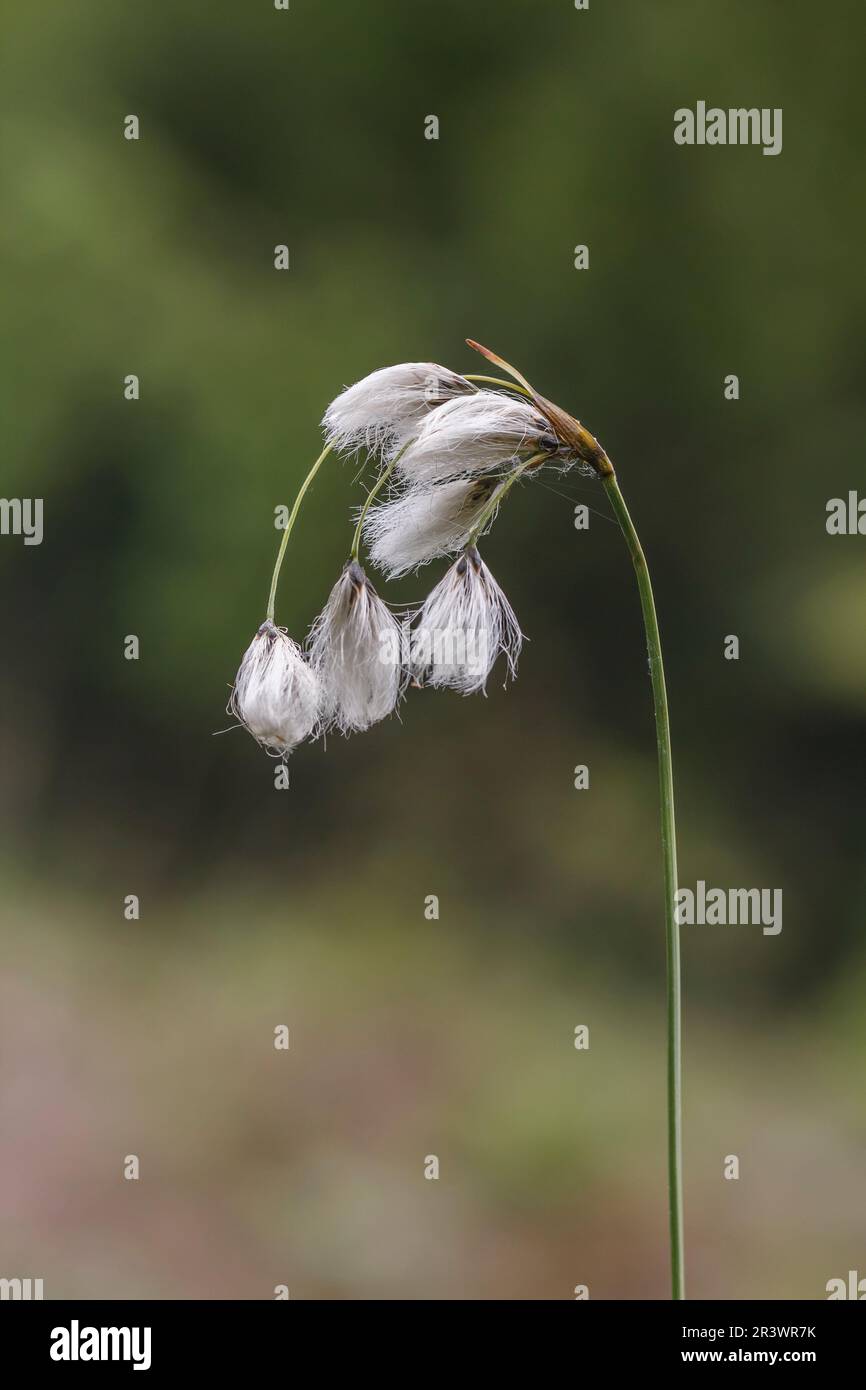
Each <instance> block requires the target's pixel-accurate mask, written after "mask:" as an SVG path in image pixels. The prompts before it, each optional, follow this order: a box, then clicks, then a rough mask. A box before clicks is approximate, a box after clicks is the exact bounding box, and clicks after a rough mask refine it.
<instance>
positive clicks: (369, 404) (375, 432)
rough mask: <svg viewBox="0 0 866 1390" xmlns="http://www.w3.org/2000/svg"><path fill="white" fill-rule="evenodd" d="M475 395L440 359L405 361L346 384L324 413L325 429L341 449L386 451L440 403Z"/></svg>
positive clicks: (330, 441) (466, 383)
mask: <svg viewBox="0 0 866 1390" xmlns="http://www.w3.org/2000/svg"><path fill="white" fill-rule="evenodd" d="M474 394H475V388H474V387H473V386H472V384H471V382H468V381H467V380H466V378H465V377H462V376H459V375H458V374H457V372H452V371H449V369H448V368H447V367H440V366H439V365H438V364H437V363H436V362H402V363H400V365H399V366H396V367H382V368H380V370H379V371H377V372H371V373H370V375H369V376H365V377H364V378H363V379H362V380H361V381H356V382H355V384H354V386H347V387H346V390H345V391H343V392H342V393H341V394H340V395H339V396H337V398H336V400H334V401H332V402H331V404H330V405H329V406H328V409H327V410H326V411H325V414H324V417H323V419H322V428H323V429H324V431H325V439H326V441H327V443H329V444H330V445H331V446H332V447H333V448H334V449H336V450H337V451H338V452H351V451H354V450H356V449H368V450H369V451H371V452H376V453H381V454H386V453H389V452H393V450H395V449H396V448H399V447H400V446H401V445H402V444H403V443H405V441H406V439H407V438H408V437H409V435H410V434H411V432H412V431H413V430H414V429H417V427H418V425H419V424H420V423H421V421H422V420H423V419H424V418H425V416H426V415H427V414H428V413H429V412H430V411H432V410H435V409H436V407H437V406H441V405H443V404H444V403H445V402H447V401H450V400H453V399H454V398H455V397H457V396H463V395H474Z"/></svg>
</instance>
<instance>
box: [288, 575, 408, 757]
mask: <svg viewBox="0 0 866 1390" xmlns="http://www.w3.org/2000/svg"><path fill="white" fill-rule="evenodd" d="M401 655H402V652H401V628H400V624H399V623H398V621H397V619H396V618H395V617H394V615H393V614H392V612H391V610H390V609H389V608H388V606H387V604H386V603H384V602H383V601H382V599H381V598H379V595H378V594H377V593H376V590H375V589H374V588H373V585H372V584H371V583H370V581H369V579H368V578H367V576H366V574H365V573H364V571H363V569H362V568H361V566H360V565H359V564H358V563H357V561H355V560H350V561H349V563H348V564H347V565H346V566H345V568H344V570H343V573H342V574H341V575H340V578H339V579H338V580H337V582H336V584H335V585H334V587H333V589H332V590H331V593H330V595H329V597H328V601H327V603H326V604H325V607H324V608H323V609H322V612H321V613H320V614H319V616H318V618H317V619H316V621H315V622H314V624H313V626H312V628H311V630H310V662H311V665H312V667H313V670H314V671H315V672H316V675H317V677H318V680H319V684H320V687H321V708H320V726H321V728H322V729H323V730H327V729H329V728H336V729H339V730H340V732H341V733H344V734H348V733H355V732H360V731H361V730H363V729H368V728H369V727H370V725H371V724H375V723H377V721H378V720H380V719H384V718H385V716H386V715H388V714H391V713H392V711H393V710H394V709H395V708H396V706H397V702H398V700H399V698H400V694H401V692H402V689H403V686H404V683H405V682H404V676H403V666H402V661H401Z"/></svg>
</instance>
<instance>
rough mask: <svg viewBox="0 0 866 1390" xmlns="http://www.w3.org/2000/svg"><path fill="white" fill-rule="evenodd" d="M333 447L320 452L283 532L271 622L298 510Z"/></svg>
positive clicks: (270, 607) (271, 597)
mask: <svg viewBox="0 0 866 1390" xmlns="http://www.w3.org/2000/svg"><path fill="white" fill-rule="evenodd" d="M333 447H334V446H333V444H326V445H325V447H324V449H323V450H322V452H321V453H320V454H319V457H318V458H317V459H316V462H315V463H314V464H313V466H312V468H311V469H310V471H309V473H308V474H307V476H306V478H305V479H304V481H303V482H302V483H301V486H300V490H299V492H298V495H297V497H296V498H295V504H294V506H293V507H292V510H291V513H290V515H289V519H288V521H287V522H286V529H285V531H284V532H283V539H282V540H281V542H280V549H279V552H278V554H277V563H276V564H275V565H274V573H273V577H272V579H271V592H270V594H269V595H268V612H267V617H268V620H269V621H270V622H273V621H274V605H275V604H276V600H277V580H278V579H279V577H280V570H281V569H282V565H283V558H284V556H285V553H286V546H287V545H288V543H289V536H290V535H291V534H292V527H293V526H294V524H295V521H296V520H297V516H298V512H299V511H300V510H301V503H302V502H303V500H304V496H305V495H306V491H307V488H308V487H309V486H310V484H311V483H312V481H313V479H314V478H315V476H316V474H317V473H318V471H319V469H320V468H321V466H322V464H323V463H324V462H325V459H326V458H327V457H328V454H329V453H330V452H331V450H332V448H333Z"/></svg>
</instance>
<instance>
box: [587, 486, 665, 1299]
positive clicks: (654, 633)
mask: <svg viewBox="0 0 866 1390" xmlns="http://www.w3.org/2000/svg"><path fill="white" fill-rule="evenodd" d="M602 483H603V485H604V489H605V492H606V493H607V495H608V497H609V498H610V502H611V506H612V508H613V511H614V515H615V516H616V519H617V521H618V522H619V524H620V527H621V528H622V533H623V535H624V537H625V541H626V545H627V546H628V549H629V554H630V555H631V558H632V563H633V565H634V568H635V573H636V575H637V585H638V590H639V592H640V604H641V610H642V612H643V620H644V627H645V629H646V639H647V651H648V653H649V664H650V678H651V680H652V690H653V705H654V707H655V723H656V743H657V746H658V762H659V790H660V796H661V829H662V853H663V856H664V880H665V942H666V958H667V1108H668V1192H669V1202H670V1236H671V1284H672V1290H673V1295H672V1296H673V1298H674V1299H683V1298H685V1296H686V1290H685V1260H684V1253H683V1147H682V1041H681V1038H682V1021H681V1013H682V1008H681V1001H680V930H679V923H678V921H677V915H676V906H675V903H676V893H677V887H678V884H677V836H676V820H675V816H674V772H673V762H672V760H671V728H670V718H669V715H668V697H667V689H666V687H665V671H664V664H663V662H662V647H661V636H660V634H659V624H658V617H657V615H656V606H655V600H654V598H653V590H652V584H651V582H650V576H649V570H648V568H647V562H646V557H645V555H644V553H643V549H642V547H641V543H640V540H639V539H638V534H637V531H636V530H635V528H634V523H633V521H632V519H631V517H630V515H629V511H628V508H627V507H626V504H625V499H624V498H623V495H622V493H621V492H620V490H619V483H618V482H617V479H616V474H615V473H611V474H610V475H609V476H607V477H605V478H602Z"/></svg>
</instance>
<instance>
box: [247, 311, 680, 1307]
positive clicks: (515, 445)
mask: <svg viewBox="0 0 866 1390" xmlns="http://www.w3.org/2000/svg"><path fill="white" fill-rule="evenodd" d="M467 342H468V343H469V346H470V347H472V348H474V349H476V351H478V352H480V353H481V354H482V355H483V356H484V357H485V358H487V359H488V361H490V362H492V363H493V364H494V365H495V366H496V367H497V368H498V370H499V371H501V372H505V373H506V376H505V377H502V376H487V375H480V374H471V375H470V374H467V375H460V374H459V373H457V372H454V371H451V370H450V369H449V368H447V367H442V366H439V365H438V364H437V363H433V362H406V363H402V364H401V365H399V366H395V367H384V368H382V369H381V370H379V371H375V372H372V373H371V374H370V375H369V376H366V377H364V378H363V380H361V381H359V382H356V383H355V385H353V386H350V387H348V388H347V389H346V390H344V391H343V392H342V393H341V394H340V395H339V396H337V397H336V399H335V400H334V401H332V403H331V404H330V405H329V406H328V408H327V410H326V412H325V415H324V418H323V421H322V427H323V431H324V436H325V447H324V449H323V450H322V452H321V454H320V455H319V457H318V458H317V459H316V461H315V463H314V464H313V466H312V468H311V469H310V471H309V473H308V474H307V476H306V478H305V479H304V481H303V483H302V484H301V487H300V490H299V492H298V496H297V498H296V499H295V503H294V506H293V508H292V511H291V514H290V516H289V520H288V523H287V525H286V529H285V531H284V533H283V538H282V542H281V544H280V548H279V553H278V555H277V560H276V564H275V566H274V573H273V578H272V580H271V590H270V595H269V598H268V606H267V614H266V617H265V621H264V623H263V624H262V625H261V627H260V628H259V630H258V632H257V633H256V635H255V637H254V638H253V641H252V643H251V644H250V646H249V648H248V649H247V651H246V653H245V654H244V657H243V660H242V662H241V665H240V669H239V671H238V674H237V677H236V679H235V684H234V688H233V690H232V695H231V699H230V701H229V710H230V711H231V713H232V714H233V715H234V716H235V717H236V718H237V719H238V721H239V722H240V723H241V724H243V725H244V726H245V727H246V728H247V729H248V730H249V732H250V733H251V734H252V735H253V737H254V738H255V739H256V740H257V741H258V742H259V743H260V744H261V745H262V746H263V747H264V748H265V749H266V750H267V751H268V752H269V753H271V754H273V755H275V756H277V757H281V758H286V757H288V755H289V754H290V753H291V752H292V750H293V749H294V748H295V747H297V746H298V744H299V743H302V742H303V741H304V740H306V739H308V738H312V737H317V736H318V735H320V734H323V733H327V732H328V731H329V730H332V729H333V730H337V731H339V732H341V733H343V734H351V733H358V732H361V731H363V730H365V729H368V728H369V727H370V726H371V725H372V724H375V723H378V722H379V721H380V720H382V719H384V718H386V717H387V716H388V715H389V714H392V713H393V712H394V711H395V710H396V709H397V707H398V705H399V703H400V700H401V698H402V697H403V695H404V694H405V692H406V689H407V686H408V685H410V684H411V685H412V686H432V687H435V688H446V689H451V690H456V691H458V692H459V693H460V694H463V695H472V694H476V693H483V692H484V691H485V688H486V684H487V681H488V679H489V677H490V674H491V671H492V670H493V667H494V666H495V664H496V661H497V659H498V657H499V656H500V655H503V656H504V665H505V673H506V676H508V675H510V676H511V677H514V676H515V675H516V673H517V658H518V656H519V654H520V650H521V646H522V643H523V634H522V633H521V631H520V626H519V623H518V621H517V618H516V616H515V614H514V610H513V609H512V607H511V605H510V604H509V602H508V599H507V598H506V597H505V594H504V593H503V591H502V589H501V588H500V586H499V584H498V583H497V582H496V580H495V579H494V578H493V575H492V574H491V573H490V570H489V569H488V567H487V565H486V564H485V563H484V561H483V560H482V558H481V555H480V553H479V550H478V543H479V541H480V540H481V538H482V537H483V536H484V535H485V534H486V533H487V531H488V530H489V528H490V527H491V526H492V525H493V523H494V521H495V520H496V517H497V516H498V514H499V511H500V508H501V506H502V504H503V503H504V502H505V500H506V498H507V497H508V494H509V493H510V491H511V489H512V488H513V487H514V486H515V484H516V483H518V482H521V481H529V480H531V479H532V478H533V477H536V476H538V475H539V474H540V473H542V472H545V471H549V470H551V469H558V470H561V471H567V470H569V469H576V470H578V471H580V472H581V473H583V474H585V475H588V476H593V477H595V478H597V479H598V480H599V481H600V483H601V485H602V486H603V488H604V490H605V492H606V493H607V496H608V499H609V501H610V505H611V508H612V511H613V513H614V516H615V517H616V520H617V521H618V523H619V526H620V529H621V530H622V533H623V536H624V538H625V542H626V545H627V547H628V551H629V554H630V556H631V560H632V564H633V566H634V570H635V574H636V576H637V585H638V594H639V597H640V603H641V610H642V614H643V620H644V627H645V630H646V640H647V648H648V653H649V669H650V679H651V683H652V691H653V703H654V709H655V724H656V745H657V752H658V765H659V784H660V806H661V840H662V850H663V864H664V920H665V941H666V960H667V1135H668V1191H669V1221H670V1246H671V1276H672V1292H673V1297H674V1298H675V1299H682V1298H684V1297H685V1275H684V1259H683V1215H682V1101H681V1023H680V1014H681V1006H680V942H679V925H678V922H677V917H676V911H675V899H676V891H677V859H676V825H675V819H674V790H673V767H672V762H671V740H670V721H669V716H668V703H667V693H666V688H665V676H664V666H663V662H662V651H661V639H660V635H659V627H658V620H657V617H656V610H655V602H654V599H653V591H652V585H651V583H650V577H649V570H648V569H647V563H646V558H645V556H644V553H643V550H642V549H641V544H640V541H639V539H638V536H637V532H636V531H635V528H634V524H633V522H632V519H631V516H630V515H629V512H628V508H627V507H626V504H625V500H624V498H623V496H622V492H621V491H620V488H619V482H618V479H617V475H616V472H615V470H614V467H613V464H612V463H611V461H610V459H609V458H608V456H607V454H606V452H605V450H604V449H603V448H602V446H601V444H599V442H598V440H597V439H596V438H595V437H594V436H593V435H592V434H590V432H589V430H587V429H586V428H585V426H583V425H582V424H581V423H580V422H579V421H578V420H576V419H575V418H574V417H573V416H572V415H570V414H569V413H568V412H567V411H565V410H563V409H562V408H561V407H560V406H558V405H555V404H554V403H553V402H552V401H550V400H548V399H547V398H546V397H544V396H542V395H540V394H539V393H538V392H537V391H536V390H535V388H534V387H533V386H531V385H530V383H529V382H528V381H527V380H526V378H525V377H524V376H523V375H522V374H521V373H520V372H519V371H517V370H516V369H515V368H514V367H512V366H510V365H509V363H507V362H505V361H504V360H503V359H502V358H500V357H498V356H497V355H496V354H495V353H493V352H491V351H490V350H489V349H488V348H485V347H482V346H481V345H480V344H479V343H475V342H473V341H472V339H467ZM332 453H338V454H360V453H363V454H365V455H366V457H367V459H368V460H369V461H370V462H372V463H373V464H374V466H375V467H376V469H377V470H378V476H377V477H376V479H375V481H374V482H373V483H372V485H371V487H370V489H369V491H368V493H367V497H366V500H365V501H364V503H363V506H362V507H361V508H360V509H359V511H358V514H357V517H356V524H355V530H354V536H353V538H352V543H351V548H350V553H349V558H348V561H347V562H346V564H345V566H344V568H343V571H342V573H341V574H340V576H339V578H338V579H337V582H336V583H335V585H334V587H333V589H332V590H331V593H330V596H329V598H328V600H327V603H326V604H325V607H324V608H323V610H322V612H321V613H320V614H319V616H318V617H317V618H316V619H315V621H314V623H313V624H312V627H311V629H310V634H309V637H308V640H307V643H306V647H305V649H303V650H302V648H301V647H300V646H299V645H298V644H297V643H296V642H295V641H293V640H292V638H291V637H290V636H289V635H288V633H287V632H286V630H285V629H284V628H280V627H277V626H276V623H275V620H274V608H275V599H276V591H277V583H278V579H279V575H280V570H281V567H282V564H283V559H284V557H285V553H286V548H287V546H288V542H289V538H290V536H291V533H292V528H293V527H294V525H295V522H296V520H297V517H298V513H299V511H300V508H301V504H302V502H303V499H304V497H305V496H306V493H307V491H308V489H309V488H310V486H311V484H312V482H313V480H314V478H315V477H316V474H317V473H318V471H319V469H320V468H321V466H322V464H323V463H324V461H325V459H326V458H327V457H328V456H329V455H330V454H332ZM362 540H363V541H364V542H365V543H366V546H367V550H368V554H369V558H370V561H371V563H372V564H373V565H375V566H376V568H377V569H380V570H381V571H382V572H383V573H384V574H385V576H386V577H387V578H389V579H390V578H396V577H398V576H400V575H404V574H407V573H410V572H412V571H415V570H418V569H420V568H421V567H422V566H424V565H427V564H429V563H430V562H431V561H433V560H436V559H438V558H440V557H451V559H452V563H451V565H450V567H449V569H448V570H447V572H446V573H445V575H444V577H443V578H442V579H441V580H440V581H439V583H438V584H436V585H435V586H434V588H433V590H432V592H431V593H430V595H429V597H428V598H427V600H426V601H425V602H424V603H423V604H422V605H421V607H420V608H419V609H418V610H417V612H414V613H410V614H406V615H403V617H402V619H398V618H397V617H396V616H395V615H394V614H393V613H392V612H391V609H390V608H389V607H388V605H387V604H386V603H385V602H384V601H383V599H381V598H380V597H379V595H378V594H377V592H376V590H375V589H374V587H373V585H372V584H371V582H370V580H369V579H368V578H367V575H366V573H365V571H364V569H363V568H362V566H361V562H360V548H361V542H362Z"/></svg>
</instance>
